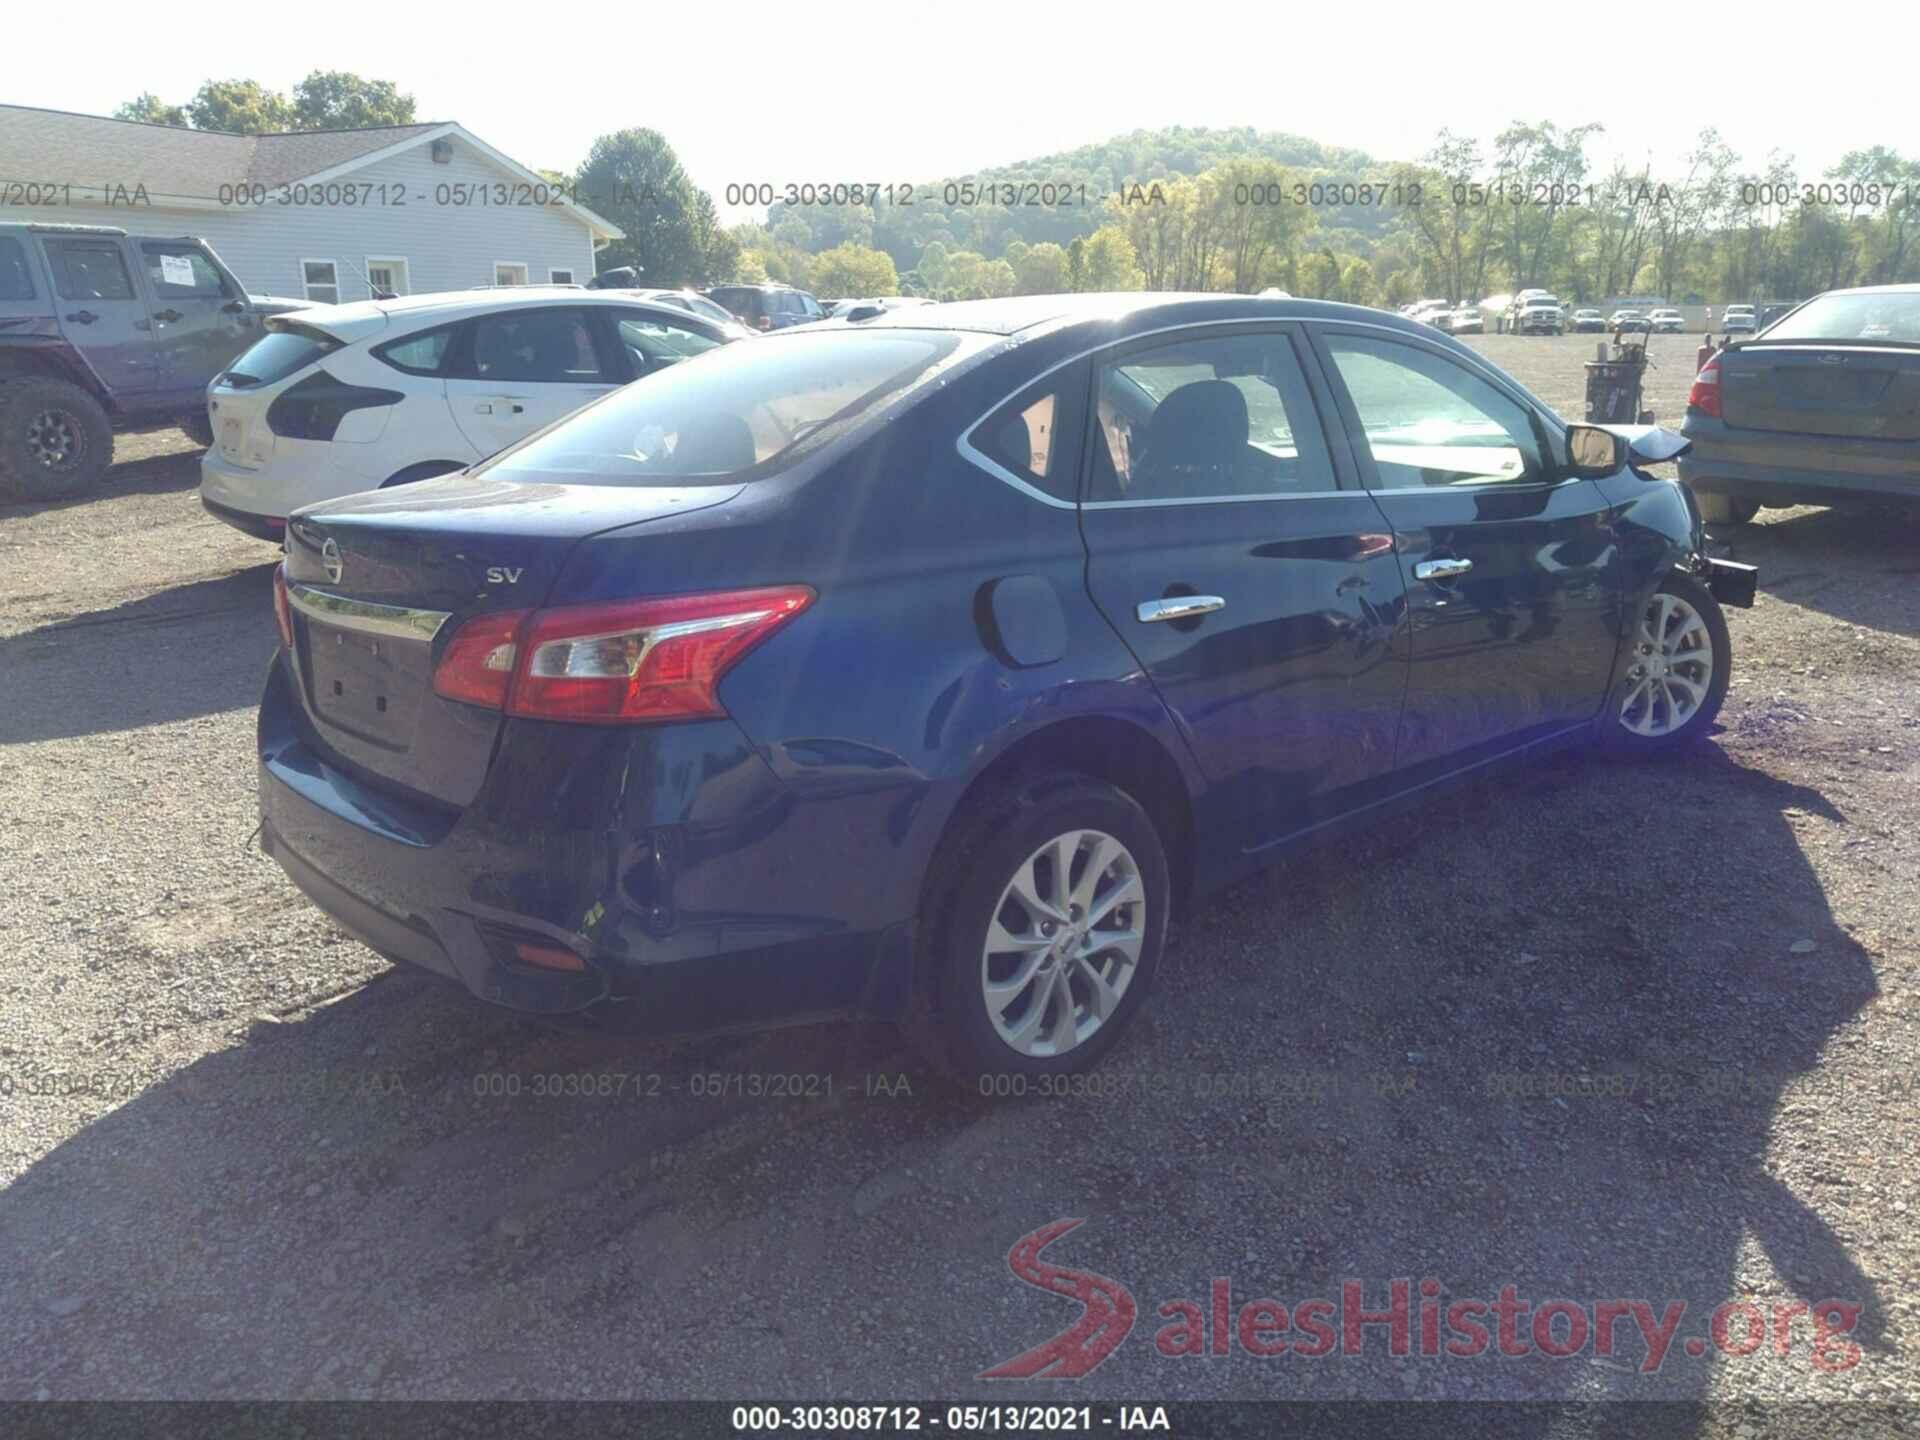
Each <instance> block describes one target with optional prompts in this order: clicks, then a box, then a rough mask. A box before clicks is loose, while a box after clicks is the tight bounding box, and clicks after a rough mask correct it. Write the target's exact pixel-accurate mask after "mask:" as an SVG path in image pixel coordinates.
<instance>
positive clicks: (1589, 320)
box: [1567, 307, 1607, 335]
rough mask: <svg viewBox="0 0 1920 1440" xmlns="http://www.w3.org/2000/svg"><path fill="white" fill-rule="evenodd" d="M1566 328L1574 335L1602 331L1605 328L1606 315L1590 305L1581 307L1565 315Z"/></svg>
mask: <svg viewBox="0 0 1920 1440" xmlns="http://www.w3.org/2000/svg"><path fill="white" fill-rule="evenodd" d="M1567 328H1568V329H1569V330H1571V331H1573V332H1574V334H1576V335H1585V334H1591V333H1594V332H1598V331H1604V330H1605V329H1606V328H1607V317H1606V316H1604V315H1602V314H1601V313H1600V312H1599V311H1598V310H1595V309H1593V308H1591V307H1583V308H1581V309H1579V310H1576V311H1574V312H1573V314H1572V315H1570V316H1568V317H1567Z"/></svg>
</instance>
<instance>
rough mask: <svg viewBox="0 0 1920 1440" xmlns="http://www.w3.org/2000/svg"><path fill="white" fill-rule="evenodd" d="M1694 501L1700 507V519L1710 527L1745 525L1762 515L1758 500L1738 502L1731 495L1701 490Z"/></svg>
mask: <svg viewBox="0 0 1920 1440" xmlns="http://www.w3.org/2000/svg"><path fill="white" fill-rule="evenodd" d="M1693 499H1694V503H1695V504H1696V505H1698V506H1699V507H1700V518H1701V519H1702V520H1704V521H1706V522H1707V524H1709V525H1745V524H1746V523H1747V522H1748V521H1749V520H1751V519H1753V517H1754V516H1756V515H1758V514H1759V513H1760V502H1759V501H1758V500H1737V499H1735V498H1734V497H1733V496H1731V495H1720V494H1716V493H1714V492H1712V491H1700V490H1696V491H1694V492H1693Z"/></svg>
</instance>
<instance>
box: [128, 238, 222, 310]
mask: <svg viewBox="0 0 1920 1440" xmlns="http://www.w3.org/2000/svg"><path fill="white" fill-rule="evenodd" d="M140 263H141V264H143V265H145V266H146V267H147V284H148V286H149V287H151V289H152V290H153V293H154V296H155V298H157V299H160V300H219V299H222V298H224V297H225V295H226V293H227V283H226V281H225V280H223V279H222V278H221V275H220V272H219V271H218V270H216V269H214V268H213V262H212V261H211V260H209V259H207V257H206V254H205V253H204V252H203V251H202V250H201V249H200V248H199V246H197V245H183V244H168V243H166V242H164V241H158V240H143V241H141V242H140Z"/></svg>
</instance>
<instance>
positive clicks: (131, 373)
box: [40, 235, 160, 408]
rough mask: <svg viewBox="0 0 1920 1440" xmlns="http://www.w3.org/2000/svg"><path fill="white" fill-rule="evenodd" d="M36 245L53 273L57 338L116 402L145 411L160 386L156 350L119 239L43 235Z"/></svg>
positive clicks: (113, 237)
mask: <svg viewBox="0 0 1920 1440" xmlns="http://www.w3.org/2000/svg"><path fill="white" fill-rule="evenodd" d="M40 243H41V245H42V246H43V247H44V250H45V254H46V257H47V268H48V269H49V270H50V271H52V272H53V293H54V297H55V300H56V301H57V305H56V310H57V312H58V314H59V316H60V330H61V333H62V334H64V335H65V336H66V337H67V338H68V339H69V340H70V341H72V342H73V344H74V346H75V347H76V348H77V349H78V350H79V351H80V354H81V355H82V356H83V357H84V358H85V360H86V362H87V364H88V365H90V366H92V367H93V373H94V374H96V375H98V376H99V377H100V379H101V381H102V382H103V383H104V384H105V385H106V386H107V388H108V389H109V390H111V391H112V392H113V394H114V397H115V398H116V399H117V400H119V401H121V402H123V403H124V402H126V401H128V400H133V401H135V402H137V403H138V405H139V406H140V407H141V408H145V407H147V406H148V405H150V404H151V403H152V400H153V391H154V390H155V389H156V388H157V387H158V386H159V384H160V375H159V370H158V366H157V364H156V360H155V356H156V355H157V354H158V351H159V347H158V346H156V345H155V344H154V342H153V321H152V319H151V318H150V317H149V316H148V314H147V302H146V301H145V300H144V299H142V298H141V295H140V292H139V291H138V290H136V289H135V288H134V284H133V276H132V275H131V274H129V273H128V271H127V262H126V259H125V257H124V255H123V254H122V252H121V248H120V240H119V238H118V237H115V236H104V235H103V236H85V237H82V236H76V235H46V236H42V237H41V241H40Z"/></svg>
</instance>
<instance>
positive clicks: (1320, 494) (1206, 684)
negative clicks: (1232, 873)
mask: <svg viewBox="0 0 1920 1440" xmlns="http://www.w3.org/2000/svg"><path fill="white" fill-rule="evenodd" d="M1301 343H1302V341H1301V337H1300V336H1299V334H1298V332H1297V330H1296V329H1295V328H1294V327H1292V326H1289V325H1285V324H1275V325H1272V326H1262V327H1260V328H1257V329H1248V328H1247V327H1244V326H1232V327H1219V326H1216V327H1210V328H1201V329H1197V330H1194V331H1190V332H1186V333H1184V334H1180V335H1177V336H1173V337H1168V336H1156V337H1152V338H1148V339H1143V340H1139V341H1135V342H1132V343H1130V344H1127V345H1124V346H1120V347H1117V348H1115V349H1114V350H1111V351H1108V352H1105V353H1104V354H1102V355H1101V356H1098V357H1096V358H1095V361H1094V363H1093V365H1092V367H1091V376H1090V385H1091V392H1090V406H1089V408H1090V410H1091V414H1090V415H1089V417H1088V430H1087V435H1088V441H1087V445H1086V447H1085V449H1086V451H1087V459H1086V461H1085V462H1084V471H1085V473H1084V478H1083V482H1082V487H1081V531H1082V535H1083V537H1084V539H1085V542H1086V547H1087V556H1088V563H1087V584H1088V588H1089V590H1090V592H1091V594H1092V597H1093V600H1094V603H1095V604H1096V605H1097V606H1098V607H1099V608H1100V611H1101V613H1102V614H1103V615H1104V616H1105V617H1106V619H1107V621H1108V623H1109V624H1111V625H1112V626H1113V628H1114V629H1115V630H1116V631H1117V632H1118V633H1119V635H1120V636H1121V638H1122V639H1123V640H1124V641H1125V642H1126V644H1127V645H1128V647H1129V648H1130V649H1131V650H1132V652H1133V654H1134V656H1135V657H1136V658H1137V659H1138V661H1139V662H1140V665H1141V667H1142V669H1143V670H1144V671H1145V673H1146V675H1147V677H1148V679H1149V680H1151V682H1152V683H1153V685H1154V687H1155V689H1156V690H1157V691H1158V692H1159V695H1160V697H1161V699H1162V701H1163V702H1164V703H1165V704H1166V706H1167V708H1168V709H1169V711H1170V712H1171V713H1172V714H1173V716H1174V717H1175V719H1176V721H1177V723H1178V724H1179V726H1180V728H1181V730H1182V731H1183V732H1184V734H1185V735H1186V737H1187V740H1188V742H1189V743H1190V745H1191V746H1192V749H1193V752H1194V756H1195V758H1196V759H1197V760H1198V762H1199V764H1200V767H1201V769H1202V770H1203V771H1204V772H1205V773H1206V775H1207V776H1208V778H1209V780H1210V781H1212V782H1213V784H1214V787H1215V793H1216V794H1217V795H1219V796H1222V797H1225V798H1224V800H1223V802H1222V809H1221V812H1220V813H1221V815H1222V819H1223V823H1224V824H1226V825H1227V826H1228V827H1229V828H1230V830H1231V832H1232V838H1233V839H1235V840H1237V841H1238V843H1239V846H1240V848H1241V849H1251V848H1254V847H1257V846H1259V845H1262V844H1265V843H1268V842H1271V841H1273V840H1277V839H1280V838H1282V837H1284V836H1285V835H1287V834H1290V833H1293V832H1296V831H1299V830H1304V829H1307V828H1310V827H1311V826H1313V825H1315V824H1317V823H1320V822H1321V821H1323V820H1325V819H1328V818H1331V817H1332V816H1334V815H1336V814H1338V813H1340V812H1342V811H1345V810H1348V809H1351V808H1354V807H1355V806H1356V805H1358V804H1360V803H1363V802H1364V800H1365V799H1366V798H1367V797H1368V796H1370V795H1371V794H1372V793H1373V792H1374V790H1376V789H1377V788H1378V787H1379V786H1380V784H1381V783H1382V782H1383V780H1384V779H1385V777H1386V776H1387V775H1388V772H1389V771H1390V770H1391V768H1392V764H1393V740H1394V734H1395V731H1396V729H1397V726H1398V723H1399V716H1400V706H1401V701H1402V695H1403V692H1404V690H1405V686H1406V663H1405V657H1404V653H1402V652H1400V651H1399V650H1397V649H1396V646H1395V643H1394V642H1395V635H1396V632H1397V630H1398V629H1399V627H1400V625H1401V623H1402V617H1403V614H1404V593H1403V592H1404V586H1403V584H1402V582H1401V578H1400V571H1399V567H1398V566H1397V565H1396V564H1395V562H1394V556H1393V542H1392V536H1391V533H1390V531H1389V528H1388V526H1387V524H1386V522H1385V520H1384V519H1383V517H1382V515H1381V513H1380V508H1379V506H1378V505H1377V504H1376V503H1375V502H1374V500H1373V498H1372V497H1371V496H1370V495H1368V494H1367V493H1366V492H1365V491H1364V490H1363V489H1361V488H1360V487H1359V486H1358V484H1357V483H1356V482H1355V478H1354V476H1353V473H1352V471H1351V468H1350V462H1348V461H1347V460H1346V458H1345V456H1344V450H1342V451H1341V452H1340V454H1339V457H1338V458H1336V452H1335V450H1334V448H1333V447H1331V446H1330V445H1329V443H1328V438H1327V433H1326V430H1325V428H1324V424H1323V419H1322V414H1323V411H1324V410H1325V408H1326V406H1327V405H1328V404H1329V397H1328V396H1327V394H1326V392H1325V390H1324V388H1322V387H1321V386H1320V382H1319V381H1318V380H1317V379H1310V378H1309V374H1308V370H1307V367H1306V366H1305V365H1304V364H1303V362H1302V358H1301V351H1300V349H1299V346H1300V345H1301ZM1343 471H1344V472H1345V473H1343Z"/></svg>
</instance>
